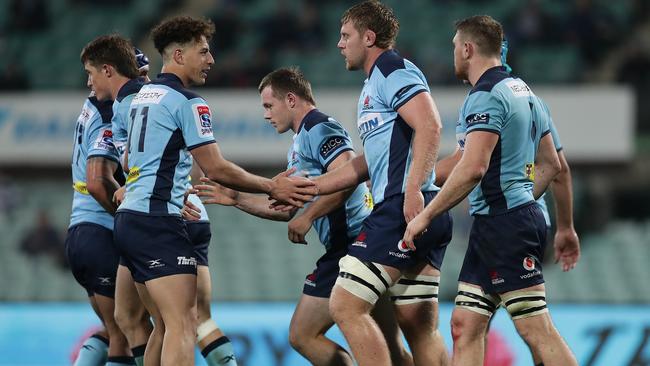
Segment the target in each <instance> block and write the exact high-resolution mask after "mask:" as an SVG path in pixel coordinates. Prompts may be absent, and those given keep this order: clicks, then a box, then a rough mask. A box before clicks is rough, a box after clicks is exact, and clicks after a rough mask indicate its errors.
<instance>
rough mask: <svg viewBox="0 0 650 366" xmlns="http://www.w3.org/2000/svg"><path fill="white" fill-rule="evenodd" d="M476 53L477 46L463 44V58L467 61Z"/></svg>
mask: <svg viewBox="0 0 650 366" xmlns="http://www.w3.org/2000/svg"><path fill="white" fill-rule="evenodd" d="M475 53H476V46H475V45H474V44H473V43H472V42H469V41H466V42H464V43H463V57H464V58H465V59H466V60H467V59H469V58H471V57H472V56H474V54H475Z"/></svg>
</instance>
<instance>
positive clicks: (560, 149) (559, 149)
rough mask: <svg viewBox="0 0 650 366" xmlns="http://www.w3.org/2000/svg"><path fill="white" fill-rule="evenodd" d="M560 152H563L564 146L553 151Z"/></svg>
mask: <svg viewBox="0 0 650 366" xmlns="http://www.w3.org/2000/svg"><path fill="white" fill-rule="evenodd" d="M562 150H564V146H560V147H558V148H557V149H555V151H557V152H560V151H562Z"/></svg>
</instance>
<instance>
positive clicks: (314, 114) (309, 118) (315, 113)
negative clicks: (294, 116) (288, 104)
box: [296, 108, 319, 135]
mask: <svg viewBox="0 0 650 366" xmlns="http://www.w3.org/2000/svg"><path fill="white" fill-rule="evenodd" d="M318 112H319V111H318V108H314V109H312V110H311V111H309V112H307V114H305V116H304V117H303V118H302V121H300V127H298V131H297V132H296V135H297V134H299V133H300V131H302V128H303V126H304V125H305V123H309V122H311V121H312V119H314V118H317V117H318Z"/></svg>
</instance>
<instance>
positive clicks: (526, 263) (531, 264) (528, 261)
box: [523, 257, 535, 271]
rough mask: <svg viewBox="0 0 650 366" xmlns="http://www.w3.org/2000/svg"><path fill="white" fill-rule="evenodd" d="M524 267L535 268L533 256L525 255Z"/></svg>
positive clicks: (527, 268) (529, 269)
mask: <svg viewBox="0 0 650 366" xmlns="http://www.w3.org/2000/svg"><path fill="white" fill-rule="evenodd" d="M523 264H524V268H525V269H526V270H527V271H532V270H534V269H535V258H533V257H526V258H524V263H523Z"/></svg>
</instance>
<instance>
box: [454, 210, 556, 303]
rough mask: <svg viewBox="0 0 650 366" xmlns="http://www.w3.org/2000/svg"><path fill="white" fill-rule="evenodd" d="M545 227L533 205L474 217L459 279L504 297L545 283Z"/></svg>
mask: <svg viewBox="0 0 650 366" xmlns="http://www.w3.org/2000/svg"><path fill="white" fill-rule="evenodd" d="M546 235H547V227H546V221H545V220H544V215H543V214H542V211H541V210H540V208H539V206H538V205H536V204H529V205H525V206H523V207H520V208H517V209H514V210H512V211H510V212H507V213H505V214H502V215H498V216H482V215H477V216H475V217H474V223H473V224H472V231H471V233H470V235H469V245H468V248H467V253H465V260H464V262H463V267H462V268H461V270H460V275H459V278H458V280H459V281H462V282H467V283H471V284H474V285H478V286H481V287H482V288H483V291H484V292H485V293H488V294H503V293H504V292H508V291H514V290H519V289H522V288H526V287H531V286H535V285H539V284H541V283H544V276H543V275H542V261H543V260H544V250H545V247H546Z"/></svg>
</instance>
